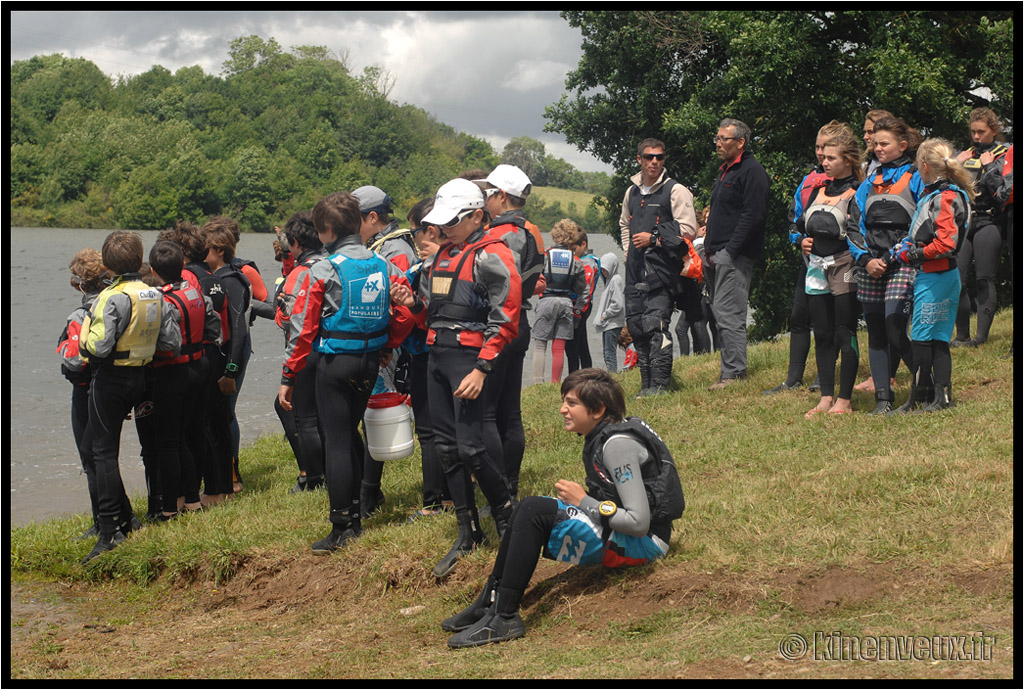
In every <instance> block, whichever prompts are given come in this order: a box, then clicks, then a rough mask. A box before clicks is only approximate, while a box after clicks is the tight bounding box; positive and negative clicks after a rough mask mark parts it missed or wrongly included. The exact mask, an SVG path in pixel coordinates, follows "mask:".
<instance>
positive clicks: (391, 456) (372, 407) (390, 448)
mask: <svg viewBox="0 0 1024 690" xmlns="http://www.w3.org/2000/svg"><path fill="white" fill-rule="evenodd" d="M363 426H364V427H365V428H366V445H367V448H368V450H369V451H370V457H371V458H373V459H374V460H378V461H380V462H384V461H387V460H401V459H402V458H407V457H409V456H410V455H412V449H413V437H412V410H411V409H410V407H409V396H407V395H403V394H401V393H378V394H376V395H371V396H370V402H369V404H367V406H366V414H364V415H363Z"/></svg>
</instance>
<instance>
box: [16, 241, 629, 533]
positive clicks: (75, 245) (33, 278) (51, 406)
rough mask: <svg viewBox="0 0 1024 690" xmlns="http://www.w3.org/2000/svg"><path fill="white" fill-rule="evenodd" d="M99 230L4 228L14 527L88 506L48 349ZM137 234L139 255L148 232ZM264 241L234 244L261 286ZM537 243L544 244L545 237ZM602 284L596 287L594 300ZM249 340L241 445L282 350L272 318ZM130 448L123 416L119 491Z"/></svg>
mask: <svg viewBox="0 0 1024 690" xmlns="http://www.w3.org/2000/svg"><path fill="white" fill-rule="evenodd" d="M107 234H108V231H106V230H71V229H56V228H12V229H11V231H10V242H9V245H8V274H7V276H8V281H7V289H8V291H9V292H8V294H9V296H10V300H9V304H10V314H9V315H8V318H6V319H4V320H3V323H4V326H3V328H4V331H5V332H6V333H7V343H8V347H9V355H8V360H7V361H8V367H7V373H8V379H7V389H8V390H9V392H10V405H9V409H10V410H11V412H10V418H9V420H8V427H7V442H8V444H9V457H10V459H11V465H10V482H9V486H10V496H9V501H8V510H9V516H10V521H11V523H12V524H15V525H20V524H25V523H28V522H30V521H33V520H37V521H38V520H44V519H46V518H49V517H53V516H56V515H62V514H69V513H70V514H73V513H87V512H88V511H89V496H88V491H87V489H86V485H85V475H83V474H82V473H81V461H80V460H79V457H78V453H77V451H76V449H75V444H74V436H73V435H72V433H71V384H70V383H68V382H67V380H66V379H65V378H64V377H63V376H62V375H61V373H60V359H59V357H58V356H57V354H56V347H57V337H58V336H59V335H60V332H61V330H62V329H63V327H64V323H65V320H66V318H67V315H68V314H69V313H71V311H72V310H74V309H75V307H77V306H78V305H79V304H80V303H81V293H79V292H77V291H76V290H74V289H73V288H71V287H70V285H69V283H68V279H69V274H68V269H67V267H68V263H69V262H70V261H71V258H72V257H73V256H74V255H75V253H76V252H77V251H78V250H79V249H82V248H85V247H93V248H95V249H100V248H101V247H102V245H103V240H104V238H105V237H106V236H107ZM140 234H141V235H142V239H143V243H144V245H145V248H146V253H147V255H148V253H149V249H150V247H152V245H153V242H154V241H155V240H156V234H157V233H156V232H155V231H142V232H140ZM272 241H273V235H267V234H251V233H250V234H245V235H243V236H242V240H241V242H240V243H239V246H238V251H237V254H238V256H240V257H244V258H247V259H252V260H254V261H255V262H256V263H257V265H258V266H259V267H260V270H261V271H262V273H263V276H264V280H265V282H266V283H267V287H268V289H269V290H271V291H272V290H273V282H274V278H275V277H276V276H277V275H279V274H280V264H278V263H277V262H275V261H274V253H273V247H272V244H271V243H272ZM590 241H591V247H592V249H593V251H594V253H595V254H597V255H598V256H601V255H602V254H604V253H607V252H609V251H614V252H616V253H617V254H618V256H619V259H620V261H621V259H622V252H621V251H619V250H618V248H617V247H616V245H615V242H614V241H613V240H612V239H611V238H610V237H608V236H606V235H601V236H596V235H592V236H591V238H590ZM545 242H550V237H549V236H547V235H545ZM621 270H622V269H621V268H620V272H621ZM602 289H603V288H602V287H598V289H597V294H596V295H595V297H594V299H595V301H596V300H597V299H598V297H599V295H600V293H601V290H602ZM531 320H532V319H531ZM252 339H253V353H252V358H251V359H250V361H249V366H248V369H247V371H246V376H245V383H244V385H243V387H242V392H241V394H240V395H239V399H238V405H237V408H236V414H237V416H238V420H239V426H240V428H241V439H242V444H243V445H245V444H249V443H252V442H253V441H254V440H256V439H257V438H259V437H260V436H262V435H264V434H279V433H282V431H281V425H280V422H279V420H278V418H277V415H276V413H275V412H274V406H273V401H274V397H275V396H276V395H277V390H278V387H279V385H280V383H279V382H280V376H281V360H282V356H283V351H284V346H283V339H282V335H281V331H280V330H279V329H278V327H277V326H276V325H275V324H274V323H273V322H272V321H269V320H267V319H257V320H256V323H255V324H254V326H253V328H252ZM589 340H590V353H591V356H592V357H593V359H594V363H595V366H601V363H602V357H601V351H602V350H601V341H600V335H599V334H597V333H594V332H593V329H591V332H590V338H589ZM526 360H527V361H526V363H525V366H524V371H525V374H524V383H525V384H526V385H529V383H530V382H531V379H532V371H533V370H532V363H531V356H530V354H527V357H526ZM620 363H621V356H620ZM548 367H550V356H549V364H548ZM548 373H550V370H549V372H548ZM139 452H140V447H139V441H138V437H137V436H136V434H135V426H134V424H132V423H131V422H126V423H125V425H124V428H123V432H122V437H121V475H122V477H123V479H124V483H125V487H126V489H127V490H128V493H129V495H136V494H140V495H145V478H144V473H143V467H142V460H141V458H140V455H139ZM242 474H243V475H244V474H245V467H244V466H243V467H242ZM286 488H287V487H282V490H284V489H286Z"/></svg>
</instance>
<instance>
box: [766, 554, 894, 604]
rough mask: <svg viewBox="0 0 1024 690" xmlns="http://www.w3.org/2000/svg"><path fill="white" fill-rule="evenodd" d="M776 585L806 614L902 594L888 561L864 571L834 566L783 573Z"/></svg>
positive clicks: (866, 568) (788, 601)
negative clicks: (818, 569) (818, 570)
mask: <svg viewBox="0 0 1024 690" xmlns="http://www.w3.org/2000/svg"><path fill="white" fill-rule="evenodd" d="M775 584H776V585H777V586H778V587H779V588H780V589H781V590H782V599H783V600H784V601H786V602H787V603H789V604H790V605H792V606H793V607H794V608H795V609H797V610H799V611H803V612H805V613H817V612H821V611H825V610H829V609H836V608H840V607H841V606H853V605H857V604H862V603H864V602H867V601H871V600H873V599H881V598H882V597H883V596H886V595H888V596H890V597H897V598H898V597H899V596H900V595H901V593H902V592H901V590H902V587H901V585H900V584H899V580H898V579H897V578H894V573H893V569H892V567H891V566H889V565H888V564H881V565H869V566H866V567H865V568H863V569H862V570H852V569H846V568H837V567H832V568H827V569H825V570H823V571H821V572H809V573H808V572H799V571H797V572H781V573H779V576H778V578H777V579H776V582H775Z"/></svg>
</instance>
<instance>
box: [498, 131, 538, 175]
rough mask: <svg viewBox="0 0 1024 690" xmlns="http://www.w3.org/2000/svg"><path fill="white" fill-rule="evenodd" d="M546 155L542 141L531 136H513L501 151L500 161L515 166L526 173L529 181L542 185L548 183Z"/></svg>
mask: <svg viewBox="0 0 1024 690" xmlns="http://www.w3.org/2000/svg"><path fill="white" fill-rule="evenodd" d="M546 155H547V154H546V152H545V150H544V144H543V142H540V141H537V140H536V139H533V138H531V137H525V136H524V137H513V138H512V139H510V140H509V142H508V143H507V144H505V148H504V149H502V151H501V162H502V163H507V164H508V165H514V166H516V167H517V168H519V169H520V170H522V171H523V172H524V173H526V176H527V177H529V178H530V182H531V183H533V184H534V185H535V186H537V187H544V186H547V184H548V176H547V170H546V168H545V160H544V159H545V157H546Z"/></svg>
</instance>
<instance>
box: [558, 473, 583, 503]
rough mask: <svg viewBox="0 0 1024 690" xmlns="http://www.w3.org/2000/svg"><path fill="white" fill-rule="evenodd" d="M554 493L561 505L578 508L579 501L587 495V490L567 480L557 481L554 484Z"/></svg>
mask: <svg viewBox="0 0 1024 690" xmlns="http://www.w3.org/2000/svg"><path fill="white" fill-rule="evenodd" d="M555 491H556V492H557V493H558V498H559V499H560V500H561V501H562V502H563V503H568V504H569V505H572V506H576V507H577V508H579V505H580V501H582V500H583V498H584V497H585V496H586V495H587V490H586V489H584V488H583V487H582V486H580V485H579V484H577V483H576V482H573V481H569V480H568V479H559V480H558V481H557V482H555Z"/></svg>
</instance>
